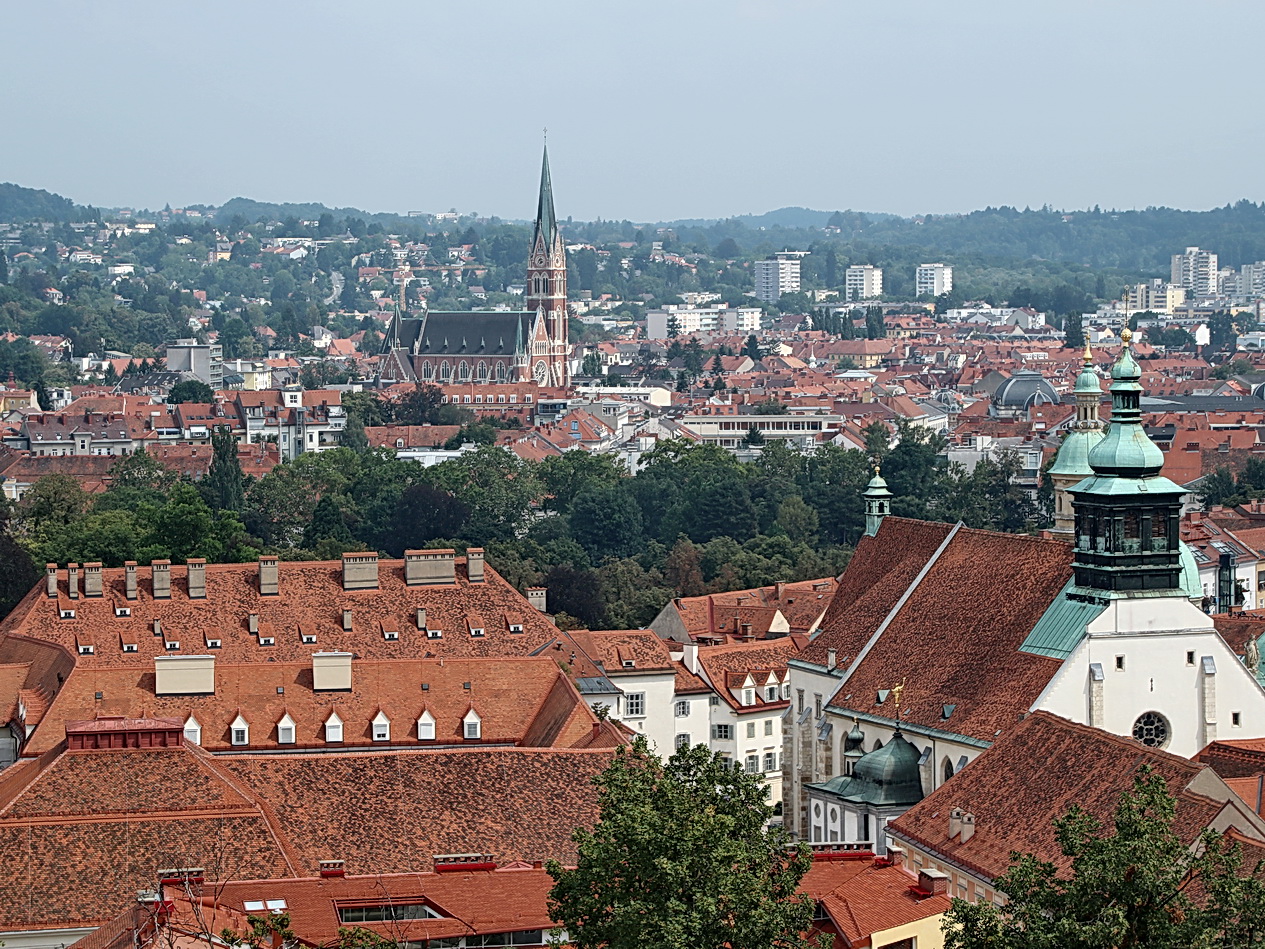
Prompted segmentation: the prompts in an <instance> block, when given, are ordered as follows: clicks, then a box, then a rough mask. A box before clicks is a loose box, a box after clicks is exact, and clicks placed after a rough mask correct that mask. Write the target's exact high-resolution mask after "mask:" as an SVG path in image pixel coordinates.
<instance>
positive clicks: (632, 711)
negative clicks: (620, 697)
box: [624, 692, 646, 718]
mask: <svg viewBox="0 0 1265 949" xmlns="http://www.w3.org/2000/svg"><path fill="white" fill-rule="evenodd" d="M624 714H625V715H627V716H628V717H629V718H640V717H641V716H643V715H645V714H646V693H645V692H629V693H628V694H627V695H625V696H624Z"/></svg>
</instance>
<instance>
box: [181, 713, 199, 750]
mask: <svg viewBox="0 0 1265 949" xmlns="http://www.w3.org/2000/svg"><path fill="white" fill-rule="evenodd" d="M184 740H185V741H187V742H189V744H191V745H200V744H202V725H201V724H200V723H199V722H198V720H197V719H196V718H194V717H193V716H192V715H190V716H189V717H188V718H186V719H185V723H184Z"/></svg>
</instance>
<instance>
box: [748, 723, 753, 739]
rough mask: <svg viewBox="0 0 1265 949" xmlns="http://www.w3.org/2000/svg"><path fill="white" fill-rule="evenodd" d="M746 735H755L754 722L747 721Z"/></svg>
mask: <svg viewBox="0 0 1265 949" xmlns="http://www.w3.org/2000/svg"><path fill="white" fill-rule="evenodd" d="M747 737H748V738H754V737H755V722H747Z"/></svg>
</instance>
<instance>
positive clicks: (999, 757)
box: [888, 712, 1265, 880]
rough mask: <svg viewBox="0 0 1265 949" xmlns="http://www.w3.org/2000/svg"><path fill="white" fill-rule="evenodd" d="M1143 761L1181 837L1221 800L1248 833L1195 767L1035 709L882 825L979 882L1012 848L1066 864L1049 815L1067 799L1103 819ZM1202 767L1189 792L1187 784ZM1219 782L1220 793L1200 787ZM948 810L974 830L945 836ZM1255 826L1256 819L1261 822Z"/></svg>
mask: <svg viewBox="0 0 1265 949" xmlns="http://www.w3.org/2000/svg"><path fill="white" fill-rule="evenodd" d="M1143 765H1150V766H1151V767H1153V768H1154V769H1155V770H1156V771H1157V772H1158V773H1159V774H1160V775H1161V776H1162V777H1163V778H1164V779H1165V781H1166V782H1167V784H1168V786H1169V790H1170V791H1171V792H1172V793H1173V794H1176V795H1177V796H1178V821H1179V827H1180V830H1181V833H1182V835H1183V836H1184V837H1185V838H1186V839H1190V840H1193V839H1194V838H1195V837H1196V836H1198V834H1199V833H1200V832H1201V831H1202V830H1203V829H1204V828H1205V827H1207V826H1208V825H1209V823H1210V822H1211V821H1212V819H1213V818H1214V817H1215V816H1216V815H1217V814H1219V813H1220V812H1221V811H1222V810H1223V803H1222V801H1223V800H1228V799H1233V800H1231V805H1230V806H1231V807H1232V808H1237V809H1238V816H1237V817H1235V818H1234V820H1235V821H1236V822H1237V823H1236V826H1239V827H1241V828H1244V827H1246V828H1247V829H1248V830H1249V831H1251V832H1252V833H1253V835H1254V836H1259V832H1257V831H1252V825H1251V824H1250V822H1249V819H1248V818H1247V817H1245V816H1244V813H1245V812H1246V811H1247V808H1244V807H1243V806H1242V804H1241V802H1239V801H1238V800H1237V798H1235V796H1234V795H1233V794H1232V793H1231V792H1230V791H1229V789H1228V788H1225V786H1224V785H1223V784H1221V782H1219V781H1218V780H1217V778H1216V776H1215V775H1214V774H1212V772H1211V771H1210V770H1208V769H1205V768H1204V767H1203V766H1202V765H1199V764H1196V763H1194V762H1191V761H1188V760H1186V759H1185V758H1181V757H1178V756H1177V755H1171V754H1168V753H1167V752H1164V751H1159V750H1157V749H1153V748H1148V747H1146V746H1145V745H1142V744H1141V743H1139V742H1136V741H1134V740H1132V739H1130V738H1121V737H1120V736H1118V735H1113V734H1110V733H1108V732H1104V731H1100V730H1099V729H1096V728H1090V727H1088V726H1085V725H1079V724H1076V723H1074V722H1070V721H1068V720H1067V719H1064V718H1059V717H1058V716H1056V715H1051V714H1050V713H1048V712H1036V713H1034V714H1032V715H1029V716H1028V717H1027V718H1026V719H1024V720H1023V721H1022V722H1020V723H1019V724H1017V725H1015V726H1014V727H1012V728H1010V729H1009V730H1008V731H1007V732H1006V733H1005V734H1004V735H1003V736H1002V737H1001V738H999V739H998V740H997V742H996V743H995V744H994V745H993V746H992V747H991V748H990V749H989V750H988V751H986V752H984V753H983V754H982V755H980V756H979V758H977V759H976V760H974V761H972V762H971V764H970V766H969V767H967V768H965V769H964V770H963V771H961V772H960V773H959V774H957V775H955V776H954V777H953V779H952V780H950V781H947V782H945V783H944V784H943V785H941V786H940V787H939V788H937V789H936V790H935V791H933V792H932V793H931V794H930V795H928V796H927V797H925V798H923V799H922V801H920V802H919V803H917V804H915V805H914V806H913V807H912V808H910V809H909V810H908V811H906V812H905V813H904V814H902V815H901V816H900V817H898V818H897V819H896V820H895V821H893V822H892V823H891V824H889V825H888V827H889V830H890V832H891V833H892V834H893V836H895V837H897V838H899V839H902V840H906V841H908V842H909V843H911V844H912V845H914V846H915V847H918V848H920V849H922V850H925V851H928V852H930V853H932V854H935V855H936V856H937V858H938V859H941V860H945V861H948V862H949V863H952V864H955V865H957V866H961V867H964V868H966V869H967V870H969V871H970V872H972V873H974V874H976V875H977V876H979V877H982V878H983V879H985V880H993V879H996V878H997V877H998V876H999V875H1000V874H1001V873H1002V872H1004V871H1005V870H1006V869H1007V868H1008V867H1009V866H1010V854H1011V852H1012V851H1017V852H1019V853H1031V854H1035V855H1036V856H1037V857H1038V858H1039V859H1041V860H1048V861H1051V862H1053V863H1054V864H1055V865H1056V866H1058V867H1066V866H1068V865H1069V860H1068V858H1066V857H1064V856H1063V855H1062V852H1061V851H1060V849H1059V846H1058V842H1057V840H1056V839H1055V832H1054V826H1053V821H1054V820H1055V818H1057V817H1060V816H1062V815H1063V814H1064V813H1066V811H1067V809H1068V808H1069V807H1070V806H1071V805H1072V804H1077V805H1078V806H1080V807H1081V808H1083V809H1084V810H1086V811H1087V812H1089V813H1090V814H1091V815H1093V816H1094V817H1097V818H1099V819H1100V820H1104V821H1108V822H1109V821H1110V819H1111V815H1112V814H1113V813H1114V811H1115V808H1116V804H1117V803H1118V801H1119V799H1120V795H1121V794H1122V793H1123V792H1125V791H1127V790H1129V789H1130V788H1131V787H1132V786H1133V779H1134V776H1135V775H1136V774H1137V771H1138V769H1139V768H1140V767H1142V766H1143ZM1201 773H1206V775H1207V776H1208V778H1210V781H1208V780H1203V779H1201V780H1200V781H1199V783H1198V785H1197V788H1198V790H1194V789H1192V782H1195V781H1196V779H1197V778H1200V777H1201ZM1210 786H1211V787H1212V790H1216V789H1218V788H1219V789H1220V790H1221V792H1222V794H1223V797H1222V800H1213V799H1211V798H1209V797H1207V796H1205V793H1206V792H1207V791H1208V790H1209V787H1210ZM954 808H961V809H962V811H964V812H965V813H968V814H973V815H974V816H975V832H974V834H973V835H972V836H971V837H970V839H969V840H967V841H965V842H963V841H962V840H961V838H960V835H958V836H954V837H950V836H949V830H950V828H949V813H950V811H952V810H953V809H954ZM1261 826H1265V825H1261Z"/></svg>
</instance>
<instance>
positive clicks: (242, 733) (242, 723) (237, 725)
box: [230, 715, 250, 745]
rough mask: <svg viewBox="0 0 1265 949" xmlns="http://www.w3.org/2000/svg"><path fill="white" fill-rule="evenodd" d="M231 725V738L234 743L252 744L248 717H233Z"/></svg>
mask: <svg viewBox="0 0 1265 949" xmlns="http://www.w3.org/2000/svg"><path fill="white" fill-rule="evenodd" d="M230 727H231V739H232V743H233V744H234V745H249V744H250V724H249V723H248V722H247V721H246V719H244V718H242V717H241V716H240V715H238V716H237V717H236V718H235V719H233V724H232V725H231V726H230Z"/></svg>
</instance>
